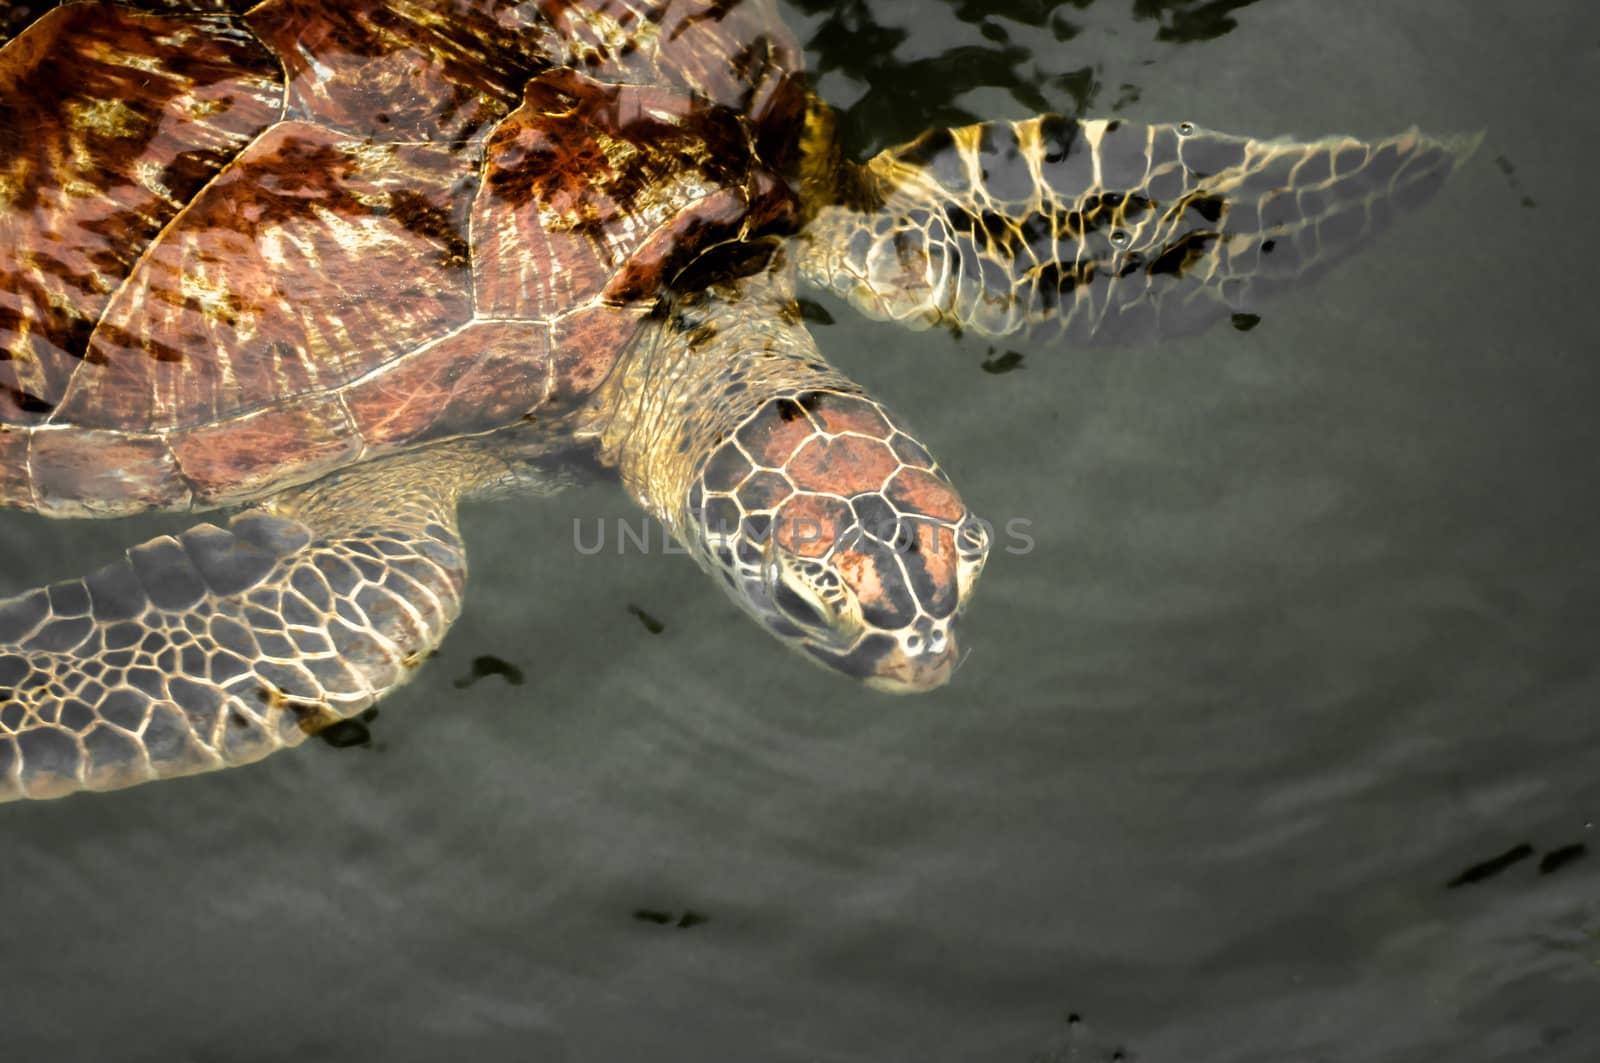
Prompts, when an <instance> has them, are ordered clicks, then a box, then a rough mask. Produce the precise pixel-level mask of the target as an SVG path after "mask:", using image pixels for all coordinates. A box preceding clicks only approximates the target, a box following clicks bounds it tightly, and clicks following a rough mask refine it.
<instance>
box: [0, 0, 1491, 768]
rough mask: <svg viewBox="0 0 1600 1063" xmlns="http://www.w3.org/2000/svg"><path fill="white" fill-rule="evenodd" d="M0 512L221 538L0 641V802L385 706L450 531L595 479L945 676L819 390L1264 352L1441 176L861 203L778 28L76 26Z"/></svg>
mask: <svg viewBox="0 0 1600 1063" xmlns="http://www.w3.org/2000/svg"><path fill="white" fill-rule="evenodd" d="M0 144H3V150H0V248H4V251H3V252H0V256H3V257H0V503H3V504H4V505H6V506H11V507H17V508H22V509H27V510H32V511H34V512H36V513H42V514H47V515H50V516H59V517H109V516H116V515H120V514H128V513H134V512H139V511H144V510H156V509H165V510H191V509H192V510H203V509H214V508H221V507H240V508H238V511H237V512H236V513H235V514H234V515H232V516H231V517H230V518H228V519H226V520H225V521H219V523H215V524H212V523H204V524H199V525H198V526H196V527H194V528H193V529H191V530H189V531H187V532H186V533H184V534H182V535H179V536H176V537H170V536H164V537H161V538H157V539H154V540H152V541H150V542H147V543H145V544H143V545H142V546H138V547H135V548H133V549H131V550H129V551H128V553H127V556H126V558H125V559H123V560H121V561H118V562H116V563H114V564H111V565H109V566H107V567H105V568H102V569H100V570H99V571H96V572H94V573H92V574H91V575H88V576H86V577H84V578H82V579H71V580H66V581H63V582H58V583H53V584H51V585H49V586H47V587H43V588H40V589H38V590H34V591H32V592H30V593H25V594H22V595H19V596H17V597H14V598H12V599H10V600H7V601H5V602H3V603H0V797H8V798H11V797H53V796H57V795H61V794H65V793H68V792H71V791H75V790H83V789H87V790H107V789H113V788H117V787H123V786H129V785H132V784H134V783H139V782H144V781H146V780H149V779H156V778H163V777H167V776H174V775H182V774H187V773H192V772H198V771H204V770H207V769H212V768H220V767H226V766H230V765H236V764H243V763H246V762H249V761H254V760H257V759H259V758H261V757H263V756H265V755H266V754H268V753H270V752H272V751H274V750H276V749H279V748H281V747H284V746H289V745H294V744H295V743H297V742H299V741H300V740H301V739H302V738H303V737H304V736H305V735H306V734H308V733H311V732H314V731H316V730H318V729H320V728H322V727H324V726H326V725H328V724H330V723H331V722H333V721H338V720H341V719H344V718H347V717H350V716H351V715H353V714H356V713H359V712H361V711H363V710H365V709H366V708H368V707H369V706H371V705H372V704H373V703H374V702H376V701H377V700H378V699H379V698H381V697H383V696H384V695H386V694H388V693H389V692H390V691H392V690H393V689H394V688H395V687H397V686H399V685H400V684H402V683H403V682H405V681H406V679H407V678H409V677H410V676H411V675H412V674H413V672H414V671H415V670H416V668H417V667H418V666H419V665H420V664H421V663H422V661H423V660H424V659H425V658H426V657H427V656H428V655H429V653H430V651H431V650H432V649H433V647H434V646H436V645H437V644H438V643H439V641H440V639H442V638H443V636H444V634H445V631H446V629H447V628H448V627H449V625H450V623H451V621H452V620H454V618H455V617H456V615H457V612H458V611H459V609H460V605H461V598H462V591H463V587H464V583H465V578H466V560H465V552H464V549H463V546H462V542H461V540H460V538H459V536H458V533H457V526H456V505H457V502H458V501H459V500H461V499H462V498H466V497H471V496H483V495H495V494H505V493H510V492H514V491H548V490H553V489H555V488H556V487H559V486H560V485H561V484H562V483H563V482H565V481H566V480H567V479H568V478H569V477H570V475H573V473H572V470H575V469H582V468H594V469H601V470H609V471H611V472H612V473H613V474H614V475H616V476H617V477H619V478H620V480H621V482H622V484H623V485H624V486H625V488H626V490H627V491H628V492H629V493H630V494H631V495H632V496H633V497H634V498H635V499H636V500H637V501H638V503H639V504H640V505H641V506H643V507H644V508H645V509H646V510H647V511H648V512H649V513H651V514H653V515H654V516H656V517H657V518H659V519H660V521H661V522H662V523H663V524H664V525H665V527H666V528H667V529H668V530H669V531H670V532H671V534H672V535H673V536H675V537H676V538H677V540H678V541H679V542H681V543H682V544H683V546H684V547H686V548H687V549H688V550H689V552H691V553H692V554H693V556H694V557H695V559H696V560H697V561H698V562H699V563H700V564H701V565H702V566H703V567H704V568H705V569H706V570H707V571H708V572H709V573H711V574H712V576H713V577H714V579H715V580H716V582H718V583H720V584H721V585H722V586H723V587H724V588H725V590H726V591H727V592H728V593H729V594H730V595H731V596H732V598H733V599H734V601H736V602H737V603H738V604H739V605H740V606H742V607H743V608H744V609H745V610H747V611H748V612H749V613H750V614H752V615H753V616H754V617H755V618H756V619H757V620H759V621H760V622H761V623H762V624H764V625H765V626H766V627H767V628H768V629H769V630H770V631H772V632H773V633H774V634H775V635H777V636H778V637H779V638H780V639H781V640H782V641H784V642H786V643H788V644H790V645H791V646H794V647H797V648H798V649H799V650H801V651H802V652H803V653H804V654H806V655H807V656H809V657H810V658H811V659H813V660H815V661H818V662H821V663H823V664H825V665H828V666H830V667H833V668H835V669H838V670H839V671H842V672H844V673H847V674H849V675H851V676H855V677H858V678H860V679H864V680H865V681H866V682H868V683H870V684H873V685H875V686H878V687H881V688H883V689H885V690H894V691H914V690H922V689H926V688H929V687H933V686H936V685H938V684H939V683H942V682H944V681H945V680H946V679H947V678H948V677H949V675H950V674H951V670H952V668H953V666H954V664H955V662H956V660H957V655H956V622H957V620H958V618H959V617H960V615H961V612H962V608H963V605H964V604H965V602H966V601H967V600H968V598H969V596H970V594H971V592H972V588H973V585H974V582H975V581H976V580H977V578H978V573H979V571H980V569H981V568H982V566H983V563H984V559H985V555H986V552H987V550H988V545H989V532H988V529H987V528H986V526H985V524H984V523H983V522H982V521H981V520H980V519H978V518H977V517H976V516H975V515H974V514H972V513H970V512H969V511H968V510H967V508H966V507H965V506H964V505H963V504H962V502H961V500H960V499H959V497H958V496H957V494H956V492H955V490H954V489H953V487H952V486H951V483H950V481H949V479H948V478H947V476H946V475H945V473H944V471H943V470H942V468H941V467H940V465H939V464H938V463H937V462H936V461H935V460H934V459H933V458H932V457H931V456H930V455H929V453H928V451H927V449H926V448H925V447H924V446H923V445H922V444H920V443H919V442H917V440H916V437H915V436H914V435H913V434H912V433H911V432H910V431H909V430H908V429H907V428H906V427H905V425H904V424H903V423H902V422H901V421H900V420H899V419H898V418H897V417H895V416H894V415H892V414H891V413H889V412H888V411H887V410H886V409H885V408H884V407H883V406H882V405H881V404H880V403H878V402H877V401H876V400H874V399H873V398H871V397H869V396H867V395H866V394H865V393H864V392H863V391H862V389H861V388H859V387H858V386H857V385H855V384H853V383H851V381H850V380H849V379H848V378H847V377H846V376H844V375H843V374H842V373H840V372H839V371H837V370H836V369H834V368H832V367H831V366H830V365H828V364H827V362H825V361H824V360H823V358H822V356H821V355H820V354H819V353H818V351H817V348H816V346H815V344H814V343H813V341H812V339H811V337H810V335H809V334H808V332H807V330H806V328H805V326H804V324H803V322H802V320H801V314H800V312H799V309H798V304H797V302H796V298H795V290H794V284H795V279H796V277H800V278H803V279H804V280H805V281H807V282H809V283H811V284H813V285H815V286H817V287H819V288H821V289H824V290H829V291H832V292H834V293H836V294H837V295H839V296H842V297H843V298H844V299H845V300H848V301H849V302H850V303H851V304H853V305H854V306H855V307H857V308H858V309H859V310H861V311H864V312H865V313H867V314H869V315H871V316H873V317H876V318H884V319H890V320H893V321H898V322H901V323H904V324H907V325H910V326H912V327H916V328H926V327H929V326H932V325H943V326H949V327H953V328H959V329H969V330H974V331H977V332H980V333H984V334H988V335H995V336H999V335H1013V334H1018V333H1027V334H1028V335H1029V336H1030V337H1031V342H1033V343H1035V344H1050V343H1056V342H1061V343H1064V344H1088V343H1096V342H1114V341H1127V340H1129V339H1130V338H1131V339H1144V338H1152V337H1156V336H1165V335H1170V334H1173V333H1176V332H1185V331H1191V330H1194V329H1198V328H1201V327H1204V326H1205V325H1207V324H1209V323H1210V322H1212V321H1213V320H1215V319H1217V318H1219V317H1225V316H1227V315H1229V314H1241V313H1248V312H1249V311H1250V310H1251V308H1252V307H1253V306H1255V304H1256V303H1257V302H1258V300H1259V299H1260V298H1261V297H1262V296H1263V295H1264V294H1266V293H1268V292H1270V291H1271V290H1273V289H1275V288H1278V287H1281V286H1283V285H1284V284H1286V283H1288V282H1290V281H1294V280H1303V279H1304V278H1305V277H1307V276H1308V275H1309V274H1311V273H1313V272H1315V271H1317V270H1319V269H1321V268H1323V267H1325V266H1326V265H1328V264H1329V263H1330V262H1332V261H1333V260H1335V259H1336V258H1338V257H1341V256H1343V255H1345V254H1347V253H1348V252H1350V251H1351V250H1352V249H1354V248H1356V247H1357V246H1359V245H1360V244H1361V243H1363V242H1364V241H1366V240H1367V239H1368V238H1369V237H1370V236H1371V235H1372V234H1373V233H1375V232H1376V231H1377V230H1379V229H1380V228H1382V227H1383V225H1384V224H1385V223H1386V222H1387V221H1388V220H1389V218H1390V216H1391V215H1392V214H1393V213H1394V211H1395V209H1396V208H1397V207H1405V206H1412V205H1415V204H1416V203H1418V202H1420V201H1422V200H1424V199H1426V198H1427V197H1428V196H1430V195H1431V194H1432V193H1433V191H1434V190H1435V189H1436V188H1437V187H1438V185H1439V184H1440V182H1441V181H1442V179H1443V178H1444V176H1445V175H1446V174H1447V173H1448V172H1449V171H1450V169H1451V167H1452V166H1453V165H1454V163H1455V162H1456V161H1457V159H1458V158H1459V156H1460V150H1459V149H1460V145H1457V144H1455V143H1452V142H1447V141H1442V140H1438V139H1435V138H1431V137H1427V136H1424V135H1421V134H1419V133H1418V132H1416V131H1415V130H1413V131H1411V132H1408V133H1404V134H1401V135H1399V136H1395V137H1391V138H1389V139H1385V140H1379V141H1375V142H1361V141H1357V140H1354V139H1349V138H1330V139H1323V140H1318V141H1314V142H1305V143H1299V142H1293V141H1288V140H1276V141H1259V140H1251V139H1246V138H1240V137H1233V136H1225V135H1221V134H1216V133H1210V132H1205V131H1202V130H1201V129H1199V128H1197V127H1195V126H1193V125H1191V124H1189V123H1187V122H1185V123H1178V124H1170V125H1141V124H1137V123H1134V122H1126V121H1079V120H1075V119H1072V118H1066V117H1062V116H1058V115H1040V116H1037V117H1033V118H1029V119H1026V120H1020V121H995V122H987V123H982V124H976V125H970V126H965V127H961V128H951V129H937V130H934V131H932V132H929V133H926V134H924V135H923V136H921V137H919V138H918V139H916V140H914V141H912V142H910V143H909V144H906V145H904V146H902V147H897V148H893V149H890V150H887V151H884V152H882V153H881V154H879V155H878V156H876V157H875V158H873V159H871V160H870V161H868V162H866V163H864V164H859V165H858V164H854V163H851V162H848V161H845V160H844V159H842V158H841V157H840V151H839V149H838V148H837V146H836V140H835V137H834V135H833V131H832V123H831V119H830V112H829V110H828V109H827V107H826V106H825V105H824V104H823V103H822V102H821V101H819V100H817V99H815V98H814V97H813V96H812V94H811V93H810V92H809V91H808V89H807V82H806V80H805V77H804V74H803V71H802V64H801V53H800V50H799V48H798V47H797V45H796V43H795V41H794V39H793V38H792V36H791V35H790V33H789V32H788V31H787V30H786V29H785V27H784V26H783V24H782V23H781V22H780V20H779V19H778V17H777V15H776V13H775V11H774V9H773V7H772V6H771V4H770V0H528V2H513V0H265V2H262V3H259V4H255V5H253V6H252V5H248V4H243V3H232V2H229V0H144V2H139V3H135V2H125V3H113V2H105V0H88V2H79V3H71V4H67V5H65V6H61V7H59V8H56V9H55V10H53V11H51V12H49V13H48V14H46V15H44V16H43V17H41V18H40V19H39V20H38V21H37V22H35V23H34V24H33V25H31V26H30V27H29V28H28V29H27V30H26V31H24V32H23V33H21V34H20V35H19V36H18V37H16V38H15V39H13V40H12V41H10V42H9V43H8V44H6V45H5V47H4V49H3V51H0Z"/></svg>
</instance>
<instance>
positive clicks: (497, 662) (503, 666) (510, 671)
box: [455, 654, 526, 690]
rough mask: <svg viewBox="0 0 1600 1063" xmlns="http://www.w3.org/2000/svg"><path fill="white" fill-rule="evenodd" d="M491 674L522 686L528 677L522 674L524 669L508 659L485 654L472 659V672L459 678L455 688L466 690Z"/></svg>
mask: <svg viewBox="0 0 1600 1063" xmlns="http://www.w3.org/2000/svg"><path fill="white" fill-rule="evenodd" d="M491 675H497V676H499V677H500V678H502V679H504V680H505V681H506V682H507V683H510V684H511V685H512V686H514V687H520V686H521V685H522V684H523V681H524V679H525V678H526V677H525V676H524V675H523V674H522V669H520V668H518V667H517V666H516V665H514V664H511V663H510V662H508V661H502V660H501V659H500V658H498V657H494V656H491V655H489V654H483V655H482V656H479V657H474V658H473V659H472V672H471V673H470V674H469V675H464V676H462V677H461V678H460V679H457V680H456V681H455V688H456V689H457V690H465V689H466V688H467V687H470V686H471V685H472V684H474V683H476V682H477V681H478V680H480V679H486V678H488V677H489V676H491Z"/></svg>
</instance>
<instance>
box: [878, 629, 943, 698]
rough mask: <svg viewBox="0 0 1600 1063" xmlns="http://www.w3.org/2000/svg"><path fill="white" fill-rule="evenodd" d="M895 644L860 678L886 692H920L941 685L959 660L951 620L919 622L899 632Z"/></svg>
mask: <svg viewBox="0 0 1600 1063" xmlns="http://www.w3.org/2000/svg"><path fill="white" fill-rule="evenodd" d="M895 641H896V645H895V647H894V648H893V649H892V650H890V651H889V652H888V653H885V654H884V655H883V656H881V657H880V658H878V660H877V661H876V662H875V664H874V667H873V670H872V672H871V673H870V674H868V675H865V676H863V677H862V681H863V682H865V683H866V684H867V686H869V687H871V688H872V689H874V690H881V691H883V692H884V693H886V694H920V693H922V692H923V691H926V690H934V689H937V688H938V687H942V686H944V685H945V684H946V683H948V682H949V681H950V677H951V676H952V675H954V674H955V671H956V668H957V666H958V665H959V664H960V663H961V653H960V649H959V647H958V646H957V645H956V633H955V625H954V620H953V618H952V620H951V621H949V622H946V623H932V624H930V623H928V622H927V621H926V620H924V621H922V622H921V623H919V624H918V625H917V626H916V628H915V629H913V630H912V631H911V632H909V633H903V634H901V635H900V636H899V637H898V638H897V639H896V640H895Z"/></svg>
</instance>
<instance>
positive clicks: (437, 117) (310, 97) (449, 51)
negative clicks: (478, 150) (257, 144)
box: [248, 0, 562, 143]
mask: <svg viewBox="0 0 1600 1063" xmlns="http://www.w3.org/2000/svg"><path fill="white" fill-rule="evenodd" d="M248 21H249V23H250V26H251V28H252V29H254V30H255V31H256V32H257V33H258V34H260V36H261V38H262V39H263V40H265V41H266V42H267V43H268V44H269V45H270V46H271V47H272V48H273V49H274V50H275V51H276V52H277V54H278V55H280V56H281V57H282V59H283V63H284V67H285V69H286V70H287V72H288V76H289V110H288V113H289V115H290V116H291V117H295V118H300V119H303V120H305V121H311V122H317V123H320V124H323V125H326V126H328V127H330V128H332V129H337V130H340V131H342V132H346V133H350V134H352V135H356V136H362V137H371V138H374V139H377V140H388V141H404V140H423V141H434V140H437V141H443V142H453V143H463V142H465V141H468V140H471V139H472V138H474V137H476V136H478V135H479V134H481V133H482V132H483V131H484V130H485V129H486V128H487V127H488V126H489V125H490V124H491V123H492V122H494V121H495V120H496V119H498V118H499V117H500V116H501V115H503V114H505V113H506V112H507V111H509V110H510V109H511V108H512V107H514V106H515V105H516V102H517V100H518V98H519V97H520V95H521V91H522V85H523V83H524V82H526V81H527V79H528V78H529V77H530V76H531V75H532V74H533V73H534V72H536V71H538V70H539V69H542V68H543V67H546V66H549V65H550V64H551V63H552V62H553V61H554V59H555V57H556V56H557V55H558V54H559V53H560V51H561V49H562V45H561V43H560V42H559V41H557V40H555V39H554V33H553V30H552V27H551V26H550V24H549V22H548V21H547V20H545V19H544V18H543V17H542V16H541V15H540V14H539V12H538V11H537V9H536V8H535V7H534V5H531V4H525V3H488V2H484V0H445V2H443V3H440V2H434V3H426V4H424V3H418V2H415V0H339V2H337V3H329V2H327V0H273V2H270V3H267V4H263V5H262V6H261V7H259V8H256V9H255V10H253V11H252V12H251V13H250V15H249V16H248Z"/></svg>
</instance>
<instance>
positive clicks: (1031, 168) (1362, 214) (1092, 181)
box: [800, 115, 1477, 344]
mask: <svg viewBox="0 0 1600 1063" xmlns="http://www.w3.org/2000/svg"><path fill="white" fill-rule="evenodd" d="M1476 144H1477V139H1476V138H1469V139H1463V140H1441V139H1437V138H1434V137H1429V136H1426V135H1424V134H1422V133H1419V132H1418V131H1416V130H1415V129H1413V130H1410V131H1408V132H1405V133H1401V134H1399V135H1398V136H1393V137H1389V138H1386V139H1384V140H1378V141H1372V142H1364V141H1359V140H1355V139H1352V138H1349V137H1329V138H1326V139H1323V140H1317V141H1311V142H1307V143H1298V142H1294V141H1289V140H1269V141H1263V140H1250V139H1247V138H1244V137H1235V136H1227V135H1224V134H1220V133H1211V132H1207V131H1204V130H1201V129H1199V128H1197V127H1195V126H1193V125H1191V124H1190V123H1187V122H1185V123H1180V124H1176V125H1140V124H1138V123H1133V122H1122V121H1110V122H1107V121H1091V122H1079V121H1075V120H1073V119H1070V118H1063V117H1060V116H1057V115H1045V116H1042V117H1039V118H1032V119H1029V120H1027V121H1022V122H985V123H982V124H979V125H971V126H964V127H961V128H957V129H939V130H934V131H931V132H929V133H926V134H924V135H923V136H921V137H920V138H918V139H917V140H915V141H913V142H911V143H910V144H907V145H904V146H902V147H899V148H892V149H890V150H888V151H885V152H883V153H881V154H879V155H878V156H877V157H875V158H874V159H872V160H871V161H870V162H868V163H867V164H866V165H865V166H863V167H860V168H856V169H854V170H851V169H848V168H847V169H845V170H844V174H845V177H844V180H843V181H842V182H841V184H840V186H839V189H838V198H839V202H837V203H834V204H831V205H828V206H824V207H822V208H821V209H820V210H818V212H817V214H816V216H815V219H814V220H813V222H812V223H811V224H810V226H809V227H808V228H807V230H806V237H805V239H806V244H805V248H804V251H803V253H802V257H801V261H800V269H801V272H802V273H803V274H804V275H805V276H806V277H807V279H808V280H810V281H812V282H813V283H815V284H818V285H820V286H822V287H824V288H828V289H831V290H833V291H834V292H836V293H837V294H839V295H841V296H843V297H845V298H846V299H848V300H849V301H850V302H851V303H852V304H853V305H855V306H856V307H857V308H858V309H860V310H861V311H863V312H864V313H866V314H868V315H870V316H873V317H876V318H880V319H890V320H894V321H899V322H902V323H904V324H907V325H910V326H912V327H915V328H926V327H928V326H931V325H936V324H942V325H947V326H952V327H955V328H960V329H971V330H973V331H976V332H979V333H982V334H984V335H989V336H1005V335H1013V334H1019V333H1026V334H1029V335H1031V336H1032V337H1033V338H1035V339H1038V340H1041V341H1044V342H1049V341H1052V340H1055V339H1062V340H1066V341H1068V342H1070V343H1074V344H1090V343H1094V344H1115V343H1136V342H1141V341H1145V340H1151V339H1155V338H1159V337H1165V336H1173V335H1182V334H1187V333H1192V332H1196V331H1199V330H1200V329H1203V328H1205V327H1207V326H1208V325H1210V324H1212V323H1213V322H1215V321H1216V320H1218V319H1219V318H1223V317H1227V316H1229V315H1231V314H1244V313H1253V312H1256V311H1257V310H1258V307H1259V306H1260V303H1261V301H1262V300H1263V299H1265V298H1266V297H1268V296H1270V295H1272V294H1274V293H1276V292H1278V291H1280V290H1282V289H1285V288H1288V287H1291V286H1293V285H1295V284H1299V283H1302V282H1305V281H1308V280H1310V279H1311V278H1313V277H1315V276H1317V275H1319V274H1320V273H1322V272H1323V271H1324V270H1326V269H1327V268H1328V267H1329V266H1331V265H1333V264H1334V263H1336V262H1338V261H1341V260H1343V259H1344V258H1346V257H1348V256H1349V255H1351V254H1352V253H1354V252H1355V251H1357V250H1359V249H1360V248H1362V247H1363V246H1365V245H1366V244H1367V243H1368V242H1370V240H1371V239H1372V238H1373V237H1374V236H1375V235H1377V234H1378V233H1379V232H1381V231H1382V230H1383V229H1385V228H1386V227H1387V226H1388V224H1389V222H1390V221H1391V220H1392V219H1393V217H1394V216H1395V214H1396V213H1398V212H1400V211H1403V210H1407V209H1410V208H1414V207H1417V206H1420V205H1421V204H1422V203H1424V202H1426V201H1427V200H1429V199H1430V198H1432V196H1433V195H1434V193H1435V192H1436V191H1437V190H1438V189H1439V187H1440V185H1441V184H1442V183H1443V181H1444V179H1445V178H1446V177H1447V176H1448V175H1449V174H1450V172H1451V171H1452V170H1453V169H1454V167H1455V166H1456V165H1457V164H1458V163H1459V162H1460V161H1461V160H1463V159H1464V158H1465V157H1466V156H1467V155H1468V154H1470V153H1471V151H1472V149H1473V148H1474V147H1475V146H1476Z"/></svg>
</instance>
